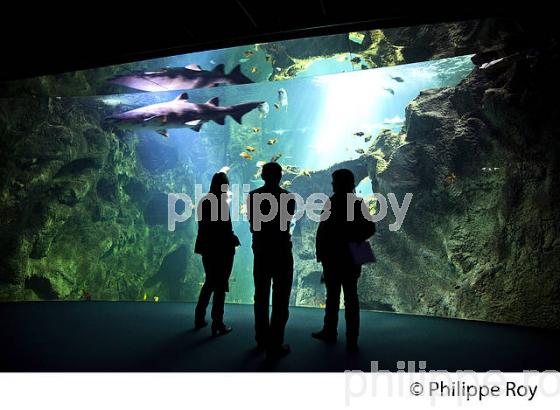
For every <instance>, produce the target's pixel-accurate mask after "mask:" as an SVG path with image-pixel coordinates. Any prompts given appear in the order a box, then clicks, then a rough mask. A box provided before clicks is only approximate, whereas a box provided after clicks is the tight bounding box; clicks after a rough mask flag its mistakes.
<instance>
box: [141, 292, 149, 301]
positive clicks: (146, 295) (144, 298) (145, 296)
mask: <svg viewBox="0 0 560 410" xmlns="http://www.w3.org/2000/svg"><path fill="white" fill-rule="evenodd" d="M142 300H143V301H144V302H145V301H146V300H148V294H147V293H144V297H143V298H142Z"/></svg>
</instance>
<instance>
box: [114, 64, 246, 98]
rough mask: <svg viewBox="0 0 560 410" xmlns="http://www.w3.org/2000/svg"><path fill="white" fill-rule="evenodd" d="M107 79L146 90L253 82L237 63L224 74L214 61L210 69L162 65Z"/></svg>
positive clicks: (184, 88) (188, 88) (221, 65)
mask: <svg viewBox="0 0 560 410" xmlns="http://www.w3.org/2000/svg"><path fill="white" fill-rule="evenodd" d="M107 81H108V82H109V83H111V84H118V85H124V86H126V87H128V88H133V89H135V90H141V91H149V92H158V91H175V90H192V89H195V88H208V87H216V86H218V85H220V84H250V83H253V82H254V81H252V80H251V79H250V78H248V77H246V76H245V75H243V73H242V72H241V67H240V66H239V65H237V66H236V67H235V68H234V69H233V70H231V72H230V73H229V74H225V72H224V65H223V64H219V65H217V66H216V67H215V68H214V69H213V70H211V71H207V70H203V69H202V67H200V66H199V65H196V64H191V65H188V66H186V67H170V68H162V69H161V70H159V71H137V72H132V73H130V74H122V75H117V76H115V77H113V78H110V79H109V80H107Z"/></svg>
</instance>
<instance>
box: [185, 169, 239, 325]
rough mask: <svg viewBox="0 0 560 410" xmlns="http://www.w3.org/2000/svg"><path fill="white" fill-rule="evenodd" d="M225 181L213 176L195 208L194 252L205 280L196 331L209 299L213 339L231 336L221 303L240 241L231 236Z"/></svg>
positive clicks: (226, 184) (197, 313)
mask: <svg viewBox="0 0 560 410" xmlns="http://www.w3.org/2000/svg"><path fill="white" fill-rule="evenodd" d="M228 186H229V181H228V177H227V175H226V174H224V173H223V172H219V173H217V174H214V176H213V177H212V182H211V183H210V192H208V194H206V195H205V196H204V197H202V199H201V200H200V202H199V204H198V219H199V221H198V236H197V238H196V243H195V248H194V251H195V252H196V253H199V254H200V255H202V265H203V266H204V273H205V275H206V278H205V280H204V285H202V288H201V289H200V296H199V297H198V303H197V305H196V309H195V324H194V325H195V328H196V329H200V328H202V327H204V326H206V325H208V322H206V319H205V316H206V308H207V307H208V303H209V302H210V296H212V293H214V299H213V301H212V335H213V336H217V335H223V334H226V333H229V332H231V330H232V329H231V327H229V326H226V325H225V324H224V320H223V319H224V302H225V298H226V292H227V291H228V290H229V285H228V282H229V276H230V274H231V269H232V267H233V256H234V254H235V247H236V246H238V245H239V239H238V238H237V236H235V234H234V233H233V229H232V226H231V219H230V214H229V206H228V204H227V201H226V200H227V194H226V192H227V190H228Z"/></svg>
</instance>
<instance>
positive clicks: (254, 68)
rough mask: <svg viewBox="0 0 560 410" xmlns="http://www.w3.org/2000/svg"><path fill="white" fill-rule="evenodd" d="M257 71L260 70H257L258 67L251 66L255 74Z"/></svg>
mask: <svg viewBox="0 0 560 410" xmlns="http://www.w3.org/2000/svg"><path fill="white" fill-rule="evenodd" d="M257 71H259V70H257V67H251V72H252V73H253V74H255V73H256V72H257Z"/></svg>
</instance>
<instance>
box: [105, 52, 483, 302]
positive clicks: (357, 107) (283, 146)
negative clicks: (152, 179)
mask: <svg viewBox="0 0 560 410" xmlns="http://www.w3.org/2000/svg"><path fill="white" fill-rule="evenodd" d="M238 54H239V50H238ZM198 57H199V59H198V61H197V62H202V64H205V65H206V66H208V65H211V64H212V63H211V61H212V62H216V61H217V60H218V57H219V56H218V55H216V54H215V53H213V52H206V53H203V54H201V56H198ZM201 58H203V61H202V60H201ZM254 58H258V57H254ZM192 59H193V55H190V59H189V60H190V61H185V59H184V58H183V57H181V56H179V57H176V58H171V59H168V60H169V61H167V62H168V63H170V65H183V64H187V63H191V62H192ZM235 63H236V61H235V60H234V61H233V62H230V64H229V66H230V67H232V66H233V65H234V64H235ZM261 63H262V64H261V66H262V67H265V66H266V64H265V63H264V57H263V59H262V61H261ZM202 64H201V65H202ZM269 66H270V65H269ZM473 67H474V66H473V64H472V63H471V61H470V56H463V57H457V58H453V59H446V60H439V61H428V62H422V63H417V64H410V65H401V66H396V67H387V68H380V69H370V70H352V68H353V66H352V64H351V63H349V61H348V60H347V59H346V60H342V59H340V58H338V59H336V58H332V59H326V60H321V61H316V62H314V63H313V64H311V65H310V66H309V67H308V68H307V70H305V71H303V72H300V73H299V75H298V76H297V77H296V78H294V79H291V80H285V81H275V82H260V83H255V84H248V85H238V86H226V87H217V88H212V89H197V90H189V91H188V94H189V98H190V100H191V101H192V102H197V103H203V102H206V101H207V100H209V99H210V98H212V97H215V96H219V98H220V104H221V105H230V104H237V103H243V102H248V101H266V102H268V104H269V106H270V112H269V113H268V115H267V116H266V117H263V116H262V115H261V114H259V112H258V111H257V110H254V111H253V112H251V113H249V114H247V115H246V116H245V117H244V118H243V125H239V124H237V123H235V122H234V121H233V120H232V119H231V118H228V119H227V121H226V124H225V125H224V126H221V125H218V124H215V123H207V124H205V125H204V126H203V128H202V130H201V132H199V133H196V132H194V131H192V130H189V129H170V130H169V133H170V138H169V139H167V140H164V139H163V138H162V137H161V136H160V135H158V134H156V133H155V132H153V131H138V132H136V134H137V135H138V137H139V138H152V139H157V140H160V141H161V143H163V144H169V145H172V146H176V147H177V148H178V150H179V155H180V160H181V161H186V162H187V163H190V164H192V166H193V167H194V169H196V175H197V178H198V180H197V183H201V184H203V186H204V187H207V186H208V183H209V180H210V178H211V176H212V174H213V173H215V172H217V171H218V170H219V169H220V168H222V167H224V166H228V167H230V168H231V171H230V173H229V176H230V182H231V183H232V184H243V183H245V184H247V183H249V184H250V185H251V188H255V187H257V186H259V185H260V184H261V183H262V182H261V181H260V178H258V177H255V174H256V172H257V171H258V167H257V166H256V163H257V161H265V162H266V161H269V160H270V159H271V157H272V156H273V155H276V154H281V155H282V157H281V158H280V159H279V161H278V162H279V163H280V164H282V165H293V166H297V167H299V168H300V169H308V170H311V171H313V170H319V169H324V168H327V167H329V166H331V165H333V164H335V163H337V162H340V161H345V160H349V159H353V158H357V157H359V156H360V155H361V154H360V153H359V152H356V150H360V149H362V150H366V151H367V148H368V147H369V146H370V145H371V144H373V143H374V142H375V138H376V136H377V135H378V133H379V132H380V131H381V130H383V129H391V130H393V131H397V132H398V131H400V130H401V128H402V126H403V122H404V118H405V108H406V106H407V105H408V104H409V103H410V102H411V101H412V100H413V99H414V98H415V97H416V96H418V94H419V93H420V92H421V91H422V90H426V89H430V88H439V87H446V86H454V85H456V84H457V83H458V82H459V81H460V80H461V79H463V78H464V77H465V76H466V75H468V73H469V72H470V71H471V70H472V69H473ZM341 71H348V72H341ZM333 72H334V73H337V74H332V73H333ZM392 77H393V78H392ZM394 77H401V78H402V79H403V80H404V81H403V82H397V81H395V79H394ZM280 88H283V89H285V90H286V91H287V95H288V105H287V107H284V106H282V107H280V108H279V109H276V108H275V107H274V104H275V103H276V104H279V100H278V90H279V89H280ZM391 91H392V92H391ZM178 94H180V92H179V91H173V92H160V93H130V94H121V95H114V96H103V97H99V99H100V100H101V101H105V102H106V103H107V104H109V105H112V106H114V107H115V110H119V109H120V110H128V109H131V108H135V107H140V106H144V105H148V104H153V103H156V102H163V101H168V100H171V99H173V98H175V97H176V96H177V95H178ZM254 129H258V132H253V131H254ZM358 132H361V133H364V136H356V135H355V133H358ZM366 136H371V139H370V140H369V142H365V137H366ZM273 138H275V139H277V140H278V142H277V143H276V144H274V145H268V144H267V143H266V142H267V140H269V139H273ZM246 145H250V146H252V147H254V148H255V149H256V152H254V153H251V155H252V156H253V159H252V160H247V159H243V158H242V157H240V156H239V154H240V152H241V151H244V150H245V146H246ZM162 190H165V187H162ZM357 191H358V193H359V194H361V195H362V196H367V195H369V194H371V183H370V181H367V180H365V181H362V182H361V183H360V185H359V186H358V188H357ZM189 194H191V192H189ZM234 230H235V231H236V233H237V234H238V236H239V238H240V240H241V243H242V246H241V247H240V248H239V249H238V252H237V256H236V260H235V265H234V271H233V274H232V281H231V286H230V288H231V291H230V293H229V294H228V298H229V300H230V301H234V302H241V303H250V302H251V301H252V300H251V298H252V293H253V288H252V286H253V285H252V272H251V270H252V252H251V248H250V244H251V238H250V233H249V229H248V224H247V223H246V222H243V221H240V222H234Z"/></svg>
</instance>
